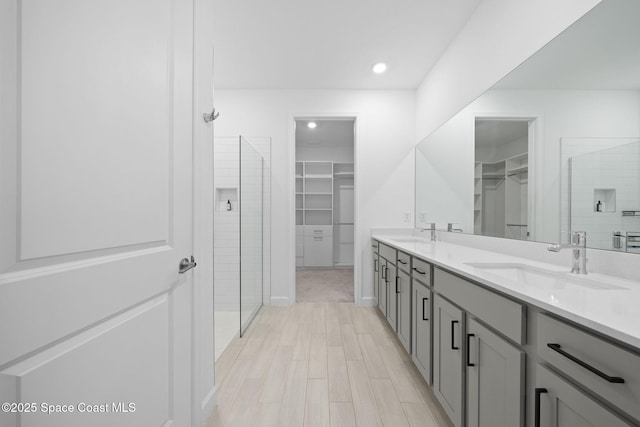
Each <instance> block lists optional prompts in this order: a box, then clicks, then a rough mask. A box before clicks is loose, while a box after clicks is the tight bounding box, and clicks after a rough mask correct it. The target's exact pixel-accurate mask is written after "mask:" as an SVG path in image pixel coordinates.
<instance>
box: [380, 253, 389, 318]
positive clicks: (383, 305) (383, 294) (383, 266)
mask: <svg viewBox="0 0 640 427" xmlns="http://www.w3.org/2000/svg"><path fill="white" fill-rule="evenodd" d="M388 289H389V283H388V281H387V260H385V259H384V258H382V257H380V256H379V257H378V308H379V309H380V312H381V313H382V315H383V316H385V317H387V293H388V292H387V291H388Z"/></svg>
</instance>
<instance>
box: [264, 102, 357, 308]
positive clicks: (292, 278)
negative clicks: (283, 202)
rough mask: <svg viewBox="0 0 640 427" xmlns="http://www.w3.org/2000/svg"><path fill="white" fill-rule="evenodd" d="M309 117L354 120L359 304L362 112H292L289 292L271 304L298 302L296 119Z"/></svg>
mask: <svg viewBox="0 0 640 427" xmlns="http://www.w3.org/2000/svg"><path fill="white" fill-rule="evenodd" d="M308 118H314V119H315V118H321V119H336V120H350V119H353V120H354V125H353V127H354V135H353V149H354V153H353V157H354V159H353V164H354V190H353V191H354V205H355V206H354V218H353V219H354V227H353V228H354V244H353V251H354V254H353V298H354V302H355V304H356V305H362V304H363V302H362V239H361V236H360V234H361V233H360V231H361V228H362V209H361V206H362V184H363V180H362V172H361V171H362V167H361V162H362V149H361V147H360V145H361V143H360V129H361V126H362V124H361V121H362V118H361V115H360V113H289V117H288V121H287V127H288V129H289V131H288V134H289V138H288V143H289V155H288V157H289V166H288V170H289V177H288V191H287V192H288V200H289V204H288V206H289V227H288V229H289V256H288V260H289V261H288V263H287V264H288V267H287V268H288V270H289V295H288V298H284V297H271V302H272V304H274V305H276V304H275V301H278V302H280V304H278V305H286V304H281V303H282V300H285V299H288V300H289V301H288V304H295V302H296V209H295V208H296V199H295V193H296V131H295V130H296V127H295V126H296V120H298V119H308Z"/></svg>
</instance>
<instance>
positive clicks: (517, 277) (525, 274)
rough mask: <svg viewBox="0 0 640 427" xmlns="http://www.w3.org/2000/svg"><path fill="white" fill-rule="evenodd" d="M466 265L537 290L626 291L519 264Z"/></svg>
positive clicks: (471, 263) (477, 263) (580, 277)
mask: <svg viewBox="0 0 640 427" xmlns="http://www.w3.org/2000/svg"><path fill="white" fill-rule="evenodd" d="M466 265H468V266H470V267H474V268H477V269H479V270H482V271H483V272H484V273H488V274H490V275H492V276H498V277H500V278H503V279H507V280H510V281H513V282H516V283H520V284H523V285H528V286H535V287H538V288H547V289H567V288H569V287H572V286H578V287H582V288H587V289H589V290H596V291H597V290H627V288H623V287H621V286H616V285H612V284H609V283H604V282H600V281H596V280H592V279H588V278H586V277H584V276H578V275H575V274H572V273H569V272H564V271H552V270H545V269H543V268H539V267H534V266H531V265H526V264H520V263H491V262H475V263H474V262H469V263H466Z"/></svg>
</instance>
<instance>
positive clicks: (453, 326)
mask: <svg viewBox="0 0 640 427" xmlns="http://www.w3.org/2000/svg"><path fill="white" fill-rule="evenodd" d="M456 323H459V322H458V321H457V320H452V321H451V350H460V347H456V343H455V339H454V336H453V334H454V332H455V326H456Z"/></svg>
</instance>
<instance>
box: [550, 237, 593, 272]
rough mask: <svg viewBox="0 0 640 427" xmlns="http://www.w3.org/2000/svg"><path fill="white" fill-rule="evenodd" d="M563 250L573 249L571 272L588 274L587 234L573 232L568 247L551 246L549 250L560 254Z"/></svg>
mask: <svg viewBox="0 0 640 427" xmlns="http://www.w3.org/2000/svg"><path fill="white" fill-rule="evenodd" d="M563 248H571V249H573V257H572V259H571V260H572V263H573V265H572V266H571V272H572V273H574V274H587V232H586V231H572V232H571V237H570V239H569V244H568V245H561V244H558V245H549V246H548V247H547V250H548V251H551V252H559V251H560V249H563Z"/></svg>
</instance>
